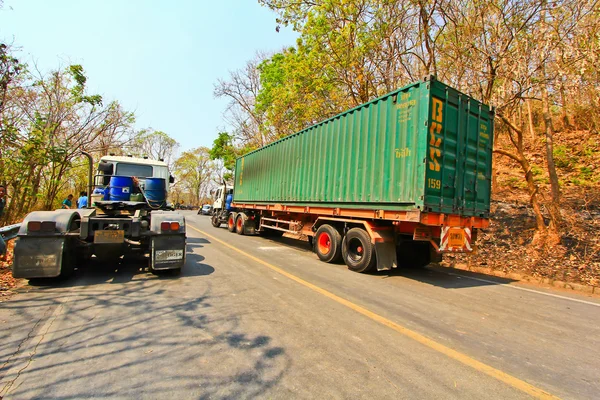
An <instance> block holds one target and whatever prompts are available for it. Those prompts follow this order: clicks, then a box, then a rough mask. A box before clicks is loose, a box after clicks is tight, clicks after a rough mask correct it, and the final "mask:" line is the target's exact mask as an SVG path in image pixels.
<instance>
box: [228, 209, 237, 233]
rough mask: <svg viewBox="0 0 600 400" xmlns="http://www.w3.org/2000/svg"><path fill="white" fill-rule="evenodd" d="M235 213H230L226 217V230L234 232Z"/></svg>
mask: <svg viewBox="0 0 600 400" xmlns="http://www.w3.org/2000/svg"><path fill="white" fill-rule="evenodd" d="M235 217H236V215H235V213H230V214H229V216H228V217H227V230H228V231H229V232H235Z"/></svg>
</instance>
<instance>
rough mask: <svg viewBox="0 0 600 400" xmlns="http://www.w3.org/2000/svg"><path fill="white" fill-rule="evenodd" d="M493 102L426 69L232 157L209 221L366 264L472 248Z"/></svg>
mask: <svg viewBox="0 0 600 400" xmlns="http://www.w3.org/2000/svg"><path fill="white" fill-rule="evenodd" d="M493 120H494V112H493V110H492V109H491V108H490V107H489V106H487V105H485V104H482V103H481V102H479V101H477V100H475V99H473V98H472V97H470V96H467V95H465V94H463V93H461V92H459V91H458V90H456V89H453V88H451V87H449V86H447V85H445V84H443V83H441V82H439V81H437V80H436V79H435V78H433V77H432V78H429V79H426V80H423V81H420V82H416V83H414V84H411V85H408V86H406V87H403V88H401V89H398V90H396V91H394V92H391V93H388V94H386V95H384V96H382V97H380V98H378V99H375V100H373V101H370V102H368V103H365V104H362V105H360V106H358V107H355V108H353V109H351V110H348V111H346V112H344V113H342V114H339V115H337V116H335V117H333V118H330V119H328V120H325V121H323V122H321V123H318V124H316V125H313V126H311V127H309V128H307V129H305V130H303V131H301V132H298V133H295V134H293V135H290V136H288V137H285V138H283V139H281V140H279V141H277V142H274V143H272V144H269V145H267V146H265V147H262V148H260V149H258V150H255V151H253V152H250V153H248V154H245V155H244V156H242V157H240V158H238V160H237V162H236V168H235V190H233V188H231V187H221V188H220V189H219V190H218V193H217V201H216V202H215V205H214V210H213V217H212V223H213V225H214V226H216V227H218V226H220V225H221V224H222V223H227V224H228V228H229V230H230V231H232V232H237V233H238V234H254V233H260V234H264V235H281V234H283V233H284V232H291V233H295V234H304V235H307V236H308V237H309V240H310V241H311V242H312V244H313V246H314V251H315V252H316V254H317V255H318V257H319V258H320V259H321V260H322V261H325V262H334V261H337V260H338V259H340V258H342V259H343V260H344V262H345V263H346V265H347V266H348V268H349V269H351V270H353V271H356V272H367V271H371V270H374V269H377V270H387V269H391V268H396V267H398V266H411V267H421V266H425V265H427V264H429V263H430V262H431V261H433V260H435V259H439V258H440V256H441V254H443V253H448V252H471V251H473V247H474V243H475V240H476V236H477V230H478V229H481V228H486V227H487V226H488V225H489V211H490V193H491V176H492V148H493V138H494V133H493V129H494V125H493Z"/></svg>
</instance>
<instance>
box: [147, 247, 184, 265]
mask: <svg viewBox="0 0 600 400" xmlns="http://www.w3.org/2000/svg"><path fill="white" fill-rule="evenodd" d="M154 259H155V260H156V261H158V262H160V261H176V260H182V259H183V250H156V251H155V252H154Z"/></svg>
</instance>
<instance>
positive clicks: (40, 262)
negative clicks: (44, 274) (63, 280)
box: [19, 254, 56, 268]
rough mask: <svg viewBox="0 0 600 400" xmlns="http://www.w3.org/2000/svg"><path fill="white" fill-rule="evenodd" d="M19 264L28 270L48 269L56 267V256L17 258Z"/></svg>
mask: <svg viewBox="0 0 600 400" xmlns="http://www.w3.org/2000/svg"><path fill="white" fill-rule="evenodd" d="M19 264H21V265H23V266H26V267H28V268H31V267H38V268H50V267H54V266H55V265H56V256H55V255H54V254H51V255H47V256H19Z"/></svg>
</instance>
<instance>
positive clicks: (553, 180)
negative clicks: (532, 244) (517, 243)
mask: <svg viewBox="0 0 600 400" xmlns="http://www.w3.org/2000/svg"><path fill="white" fill-rule="evenodd" d="M542 108H543V114H544V125H545V132H544V133H545V137H546V162H547V166H548V176H549V177H550V188H551V190H552V200H551V203H550V207H549V211H550V218H551V219H552V225H553V226H552V227H551V228H553V230H554V231H555V233H556V234H559V226H560V223H561V216H560V186H559V183H558V175H557V173H556V165H555V164H554V141H553V139H554V127H553V126H552V115H551V114H550V102H549V100H548V88H547V87H546V85H545V84H544V85H542Z"/></svg>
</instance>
